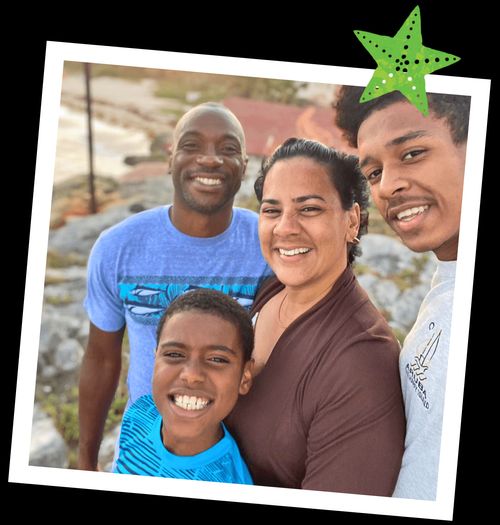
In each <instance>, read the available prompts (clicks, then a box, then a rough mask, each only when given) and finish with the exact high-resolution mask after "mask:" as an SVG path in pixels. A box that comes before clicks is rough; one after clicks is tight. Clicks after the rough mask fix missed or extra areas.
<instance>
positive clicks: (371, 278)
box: [358, 273, 380, 308]
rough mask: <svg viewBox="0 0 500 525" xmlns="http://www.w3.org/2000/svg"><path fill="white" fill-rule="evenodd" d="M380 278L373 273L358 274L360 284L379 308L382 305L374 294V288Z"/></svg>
mask: <svg viewBox="0 0 500 525" xmlns="http://www.w3.org/2000/svg"><path fill="white" fill-rule="evenodd" d="M379 280H380V279H379V278H378V277H377V276H375V275H373V274H372V273H364V274H363V275H359V276H358V282H359V284H360V285H361V286H362V288H363V289H364V290H365V291H366V293H367V294H368V296H369V297H370V299H371V301H372V303H373V304H375V306H377V307H378V308H380V305H378V304H377V300H376V298H375V296H374V294H373V289H374V288H375V286H376V283H377V282H378V281H379Z"/></svg>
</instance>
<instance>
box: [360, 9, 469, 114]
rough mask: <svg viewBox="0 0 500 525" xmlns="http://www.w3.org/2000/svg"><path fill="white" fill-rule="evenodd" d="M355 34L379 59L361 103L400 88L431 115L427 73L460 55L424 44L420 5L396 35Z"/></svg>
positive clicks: (418, 106)
mask: <svg viewBox="0 0 500 525" xmlns="http://www.w3.org/2000/svg"><path fill="white" fill-rule="evenodd" d="M354 34H355V35H356V36H357V38H358V39H359V41H360V42H361V43H362V44H363V46H364V47H365V48H366V49H367V51H368V52H369V53H370V54H371V55H372V57H373V58H374V59H375V61H376V62H377V69H376V70H375V72H374V73H373V76H372V78H371V80H370V82H369V84H368V85H367V86H366V89H365V90H364V91H363V94H362V95H361V99H360V102H367V101H368V100H372V99H374V98H376V97H379V96H380V95H384V94H386V93H391V92H392V91H400V92H401V93H402V94H403V95H404V96H405V97H406V98H407V99H408V100H409V101H410V102H411V103H412V104H414V105H415V106H416V107H417V108H418V109H419V111H421V112H422V113H423V114H424V115H428V113H429V107H428V102H427V96H426V93H425V75H427V74H430V73H433V72H434V71H437V70H438V69H441V68H443V67H446V66H449V65H451V64H453V63H455V62H458V60H460V58H459V57H457V56H455V55H451V54H449V53H445V52H443V51H437V50H435V49H431V48H429V47H425V46H424V45H423V44H422V34H421V25H420V9H419V7H418V6H417V7H416V8H415V9H414V10H413V11H412V12H411V13H410V16H409V17H408V18H407V19H406V21H405V22H404V24H403V25H402V26H401V28H400V29H399V31H398V32H397V33H396V35H395V36H394V37H389V36H383V35H376V34H374V33H368V32H366V31H358V30H356V31H354Z"/></svg>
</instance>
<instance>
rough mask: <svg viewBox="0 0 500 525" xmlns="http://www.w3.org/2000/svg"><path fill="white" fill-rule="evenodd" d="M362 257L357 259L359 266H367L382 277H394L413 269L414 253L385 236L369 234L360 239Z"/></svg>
mask: <svg viewBox="0 0 500 525" xmlns="http://www.w3.org/2000/svg"><path fill="white" fill-rule="evenodd" d="M361 248H362V250H363V255H361V256H360V257H358V259H357V261H358V262H359V263H360V264H363V265H366V266H369V267H370V268H372V269H373V270H374V271H375V272H377V273H378V274H379V275H380V276H382V277H390V276H391V275H396V274H398V273H400V272H401V271H402V270H404V269H406V268H409V267H413V258H414V257H415V253H414V252H412V251H411V250H409V249H408V248H406V246H405V245H404V244H403V243H402V242H400V241H398V240H396V239H394V238H392V237H388V236H387V235H381V234H378V233H369V234H367V235H364V236H363V237H362V238H361Z"/></svg>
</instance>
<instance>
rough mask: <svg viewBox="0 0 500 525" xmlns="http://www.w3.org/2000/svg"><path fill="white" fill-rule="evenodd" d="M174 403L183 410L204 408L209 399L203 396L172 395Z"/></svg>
mask: <svg viewBox="0 0 500 525" xmlns="http://www.w3.org/2000/svg"><path fill="white" fill-rule="evenodd" d="M174 403H175V404H176V405H177V406H178V407H181V408H183V409H184V410H201V409H203V408H205V407H206V406H207V405H208V403H210V401H209V400H208V399H204V398H203V397H195V396H186V395H184V396H174Z"/></svg>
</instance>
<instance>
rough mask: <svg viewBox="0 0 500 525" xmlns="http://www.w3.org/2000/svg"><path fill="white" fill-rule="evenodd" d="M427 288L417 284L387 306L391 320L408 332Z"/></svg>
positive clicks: (424, 285)
mask: <svg viewBox="0 0 500 525" xmlns="http://www.w3.org/2000/svg"><path fill="white" fill-rule="evenodd" d="M428 290H429V286H428V285H426V284H419V285H418V286H415V287H414V288H409V289H408V290H405V291H404V292H403V293H401V295H400V296H399V297H398V298H397V300H395V301H394V302H393V303H392V304H388V305H387V307H386V308H387V310H388V312H389V313H390V314H391V318H392V319H393V320H394V321H395V322H396V323H397V324H398V325H400V326H402V327H404V328H405V329H406V330H409V329H410V328H411V327H412V326H413V324H414V323H415V319H416V318H417V315H418V311H419V309H420V305H421V304H422V301H423V300H424V297H425V295H426V293H427V292H428Z"/></svg>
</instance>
